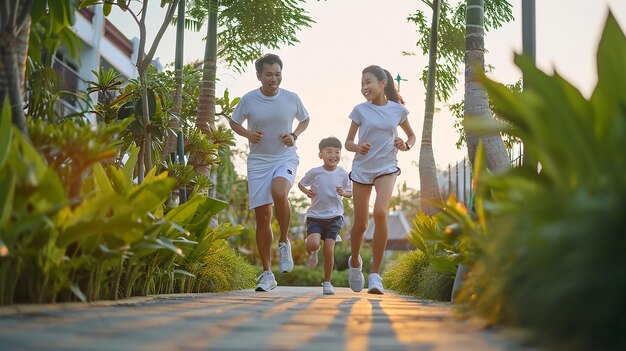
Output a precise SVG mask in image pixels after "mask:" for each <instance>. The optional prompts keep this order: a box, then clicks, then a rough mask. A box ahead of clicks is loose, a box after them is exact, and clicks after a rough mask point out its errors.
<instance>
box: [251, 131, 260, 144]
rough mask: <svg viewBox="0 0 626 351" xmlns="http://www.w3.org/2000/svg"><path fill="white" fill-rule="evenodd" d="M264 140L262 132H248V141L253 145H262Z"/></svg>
mask: <svg viewBox="0 0 626 351" xmlns="http://www.w3.org/2000/svg"><path fill="white" fill-rule="evenodd" d="M262 138H263V132H261V131H260V130H255V131H249V132H248V140H250V142H251V143H252V144H258V143H260V142H261V139H262Z"/></svg>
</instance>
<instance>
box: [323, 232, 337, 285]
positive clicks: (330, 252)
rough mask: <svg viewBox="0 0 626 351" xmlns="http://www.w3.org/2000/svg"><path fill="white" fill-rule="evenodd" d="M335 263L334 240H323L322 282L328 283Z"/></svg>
mask: <svg viewBox="0 0 626 351" xmlns="http://www.w3.org/2000/svg"><path fill="white" fill-rule="evenodd" d="M334 262H335V240H333V239H324V281H326V282H329V281H330V278H331V275H332V273H333V265H334Z"/></svg>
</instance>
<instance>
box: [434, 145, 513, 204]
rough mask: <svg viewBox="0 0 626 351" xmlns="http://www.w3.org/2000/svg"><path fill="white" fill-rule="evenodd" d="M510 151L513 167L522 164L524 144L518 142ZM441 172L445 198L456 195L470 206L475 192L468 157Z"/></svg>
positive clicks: (442, 190)
mask: <svg viewBox="0 0 626 351" xmlns="http://www.w3.org/2000/svg"><path fill="white" fill-rule="evenodd" d="M508 152H509V160H510V162H511V167H519V166H521V165H522V160H523V156H524V146H523V144H522V143H517V144H515V145H513V147H512V148H511V149H510V150H508ZM440 172H441V175H440V181H439V189H441V193H442V196H443V197H444V199H445V198H448V196H450V195H454V196H455V197H456V198H457V200H458V201H460V202H463V203H464V204H465V205H466V206H469V201H470V199H471V197H472V194H473V189H472V179H473V177H472V173H473V172H472V167H471V165H470V162H469V160H468V159H467V157H464V158H463V160H461V161H457V162H453V163H449V164H448V167H447V169H445V170H443V171H440Z"/></svg>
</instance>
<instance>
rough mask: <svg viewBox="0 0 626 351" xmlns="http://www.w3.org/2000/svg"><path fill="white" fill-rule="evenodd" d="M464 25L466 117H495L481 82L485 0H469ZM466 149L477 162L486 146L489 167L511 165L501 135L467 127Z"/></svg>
mask: <svg viewBox="0 0 626 351" xmlns="http://www.w3.org/2000/svg"><path fill="white" fill-rule="evenodd" d="M466 11H467V12H466V17H465V18H466V26H465V108H464V109H465V117H464V118H465V120H466V121H468V120H471V119H474V118H480V119H493V115H492V113H491V110H490V108H489V98H488V97H487V92H486V91H485V89H484V88H483V86H482V85H481V84H480V82H479V81H478V77H479V76H480V74H482V73H483V72H484V67H485V30H484V27H485V25H484V21H485V17H484V12H485V2H484V0H468V1H467V10H466ZM466 140H467V152H468V154H469V158H470V162H471V163H472V164H474V158H475V156H476V149H477V147H478V143H479V141H480V140H482V142H483V144H484V145H485V153H486V156H487V160H486V161H487V167H488V168H489V169H490V170H491V171H496V170H500V169H505V168H508V167H510V163H509V156H508V154H507V151H506V148H505V147H504V142H503V141H502V137H501V136H500V134H491V135H478V134H477V133H475V132H473V131H471V130H466Z"/></svg>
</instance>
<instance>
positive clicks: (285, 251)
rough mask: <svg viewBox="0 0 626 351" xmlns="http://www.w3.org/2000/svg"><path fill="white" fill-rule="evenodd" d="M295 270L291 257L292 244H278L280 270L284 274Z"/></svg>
mask: <svg viewBox="0 0 626 351" xmlns="http://www.w3.org/2000/svg"><path fill="white" fill-rule="evenodd" d="M292 269H293V258H292V257H291V243H289V239H287V241H286V242H281V241H279V242H278V270H280V271H281V272H282V273H288V272H291V270H292Z"/></svg>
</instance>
